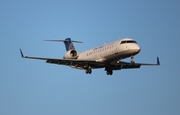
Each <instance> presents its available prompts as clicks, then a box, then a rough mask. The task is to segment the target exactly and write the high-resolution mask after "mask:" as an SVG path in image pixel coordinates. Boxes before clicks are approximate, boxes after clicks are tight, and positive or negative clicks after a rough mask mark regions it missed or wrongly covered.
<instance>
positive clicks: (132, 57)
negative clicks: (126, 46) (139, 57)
mask: <svg viewBox="0 0 180 115" xmlns="http://www.w3.org/2000/svg"><path fill="white" fill-rule="evenodd" d="M130 64H131V65H134V64H135V62H134V56H131V62H130Z"/></svg>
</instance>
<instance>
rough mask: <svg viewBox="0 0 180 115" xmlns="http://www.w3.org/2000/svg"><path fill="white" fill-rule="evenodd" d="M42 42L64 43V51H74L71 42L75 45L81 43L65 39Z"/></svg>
mask: <svg viewBox="0 0 180 115" xmlns="http://www.w3.org/2000/svg"><path fill="white" fill-rule="evenodd" d="M44 41H52V42H64V44H65V48H66V51H69V50H75V47H74V44H73V42H75V43H83V42H80V41H74V40H71V38H66V39H65V40H44Z"/></svg>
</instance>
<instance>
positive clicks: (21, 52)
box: [20, 49, 24, 58]
mask: <svg viewBox="0 0 180 115" xmlns="http://www.w3.org/2000/svg"><path fill="white" fill-rule="evenodd" d="M20 53H21V57H22V58H24V55H23V52H22V50H21V49H20Z"/></svg>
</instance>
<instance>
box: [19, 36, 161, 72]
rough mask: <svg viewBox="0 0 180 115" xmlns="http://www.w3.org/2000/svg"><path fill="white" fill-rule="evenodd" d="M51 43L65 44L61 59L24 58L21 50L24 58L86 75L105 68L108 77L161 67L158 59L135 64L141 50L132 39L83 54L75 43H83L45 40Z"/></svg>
mask: <svg viewBox="0 0 180 115" xmlns="http://www.w3.org/2000/svg"><path fill="white" fill-rule="evenodd" d="M44 41H51V42H64V44H65V48H66V53H65V54H64V57H63V58H62V59H60V58H44V57H32V56H24V54H23V52H22V50H21V49H20V54H21V57H22V58H30V59H39V60H45V61H46V63H50V64H58V65H65V66H70V67H71V68H75V69H80V70H85V73H86V74H91V73H92V69H98V68H104V69H105V71H106V74H107V75H112V74H113V71H114V70H121V69H133V68H140V67H141V66H158V65H160V61H159V58H158V57H157V63H156V64H146V63H135V61H134V56H135V55H137V54H138V53H139V52H140V51H141V48H140V46H139V45H138V43H137V42H136V41H135V40H133V39H131V38H123V39H119V40H117V41H114V42H111V43H107V44H104V45H101V46H98V47H95V48H92V49H89V50H86V51H83V52H77V50H76V49H75V47H74V45H73V43H82V42H80V41H74V40H71V38H66V39H65V40H44ZM129 57H130V58H131V61H130V62H124V61H121V60H122V59H125V58H129Z"/></svg>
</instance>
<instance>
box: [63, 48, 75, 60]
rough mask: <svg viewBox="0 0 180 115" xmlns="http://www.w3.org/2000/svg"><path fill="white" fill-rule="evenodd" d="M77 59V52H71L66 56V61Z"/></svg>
mask: <svg viewBox="0 0 180 115" xmlns="http://www.w3.org/2000/svg"><path fill="white" fill-rule="evenodd" d="M77 57H78V52H77V51H76V50H69V51H67V52H66V53H65V55H64V59H76V58H77Z"/></svg>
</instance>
